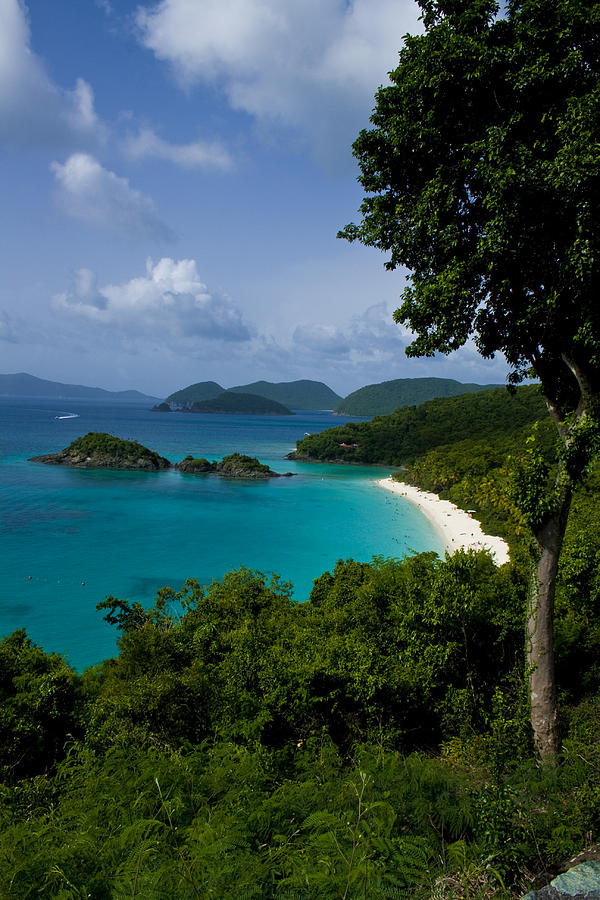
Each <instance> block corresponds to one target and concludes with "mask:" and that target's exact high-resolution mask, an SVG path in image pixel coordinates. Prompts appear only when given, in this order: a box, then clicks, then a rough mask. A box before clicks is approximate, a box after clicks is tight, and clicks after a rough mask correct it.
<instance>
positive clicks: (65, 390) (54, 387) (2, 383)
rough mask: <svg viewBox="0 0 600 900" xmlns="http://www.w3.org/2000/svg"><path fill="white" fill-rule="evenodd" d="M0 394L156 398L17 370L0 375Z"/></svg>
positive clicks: (123, 399)
mask: <svg viewBox="0 0 600 900" xmlns="http://www.w3.org/2000/svg"><path fill="white" fill-rule="evenodd" d="M0 396H3V397H49V398H55V399H56V400H110V401H111V402H115V401H116V402H121V403H140V402H142V403H148V402H149V401H153V400H157V399H158V398H157V397H151V396H150V395H149V394H142V393H141V392H140V391H105V390H104V388H98V387H86V386H85V385H83V384H63V383H62V382H60V381H45V380H44V379H43V378H36V377H35V375H28V374H27V373H26V372H18V373H17V374H16V375H0Z"/></svg>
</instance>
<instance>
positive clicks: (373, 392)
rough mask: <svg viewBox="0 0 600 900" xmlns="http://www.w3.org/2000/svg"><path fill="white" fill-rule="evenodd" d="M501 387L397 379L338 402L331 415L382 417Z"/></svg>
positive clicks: (439, 379)
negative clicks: (434, 401) (397, 410)
mask: <svg viewBox="0 0 600 900" xmlns="http://www.w3.org/2000/svg"><path fill="white" fill-rule="evenodd" d="M497 387H501V385H498V384H462V383H461V382H460V381H454V379H452V378H397V379H395V380H394V381H382V382H381V383H380V384H368V385H366V387H363V388H359V390H357V391H353V393H352V394H348V396H347V397H346V398H345V399H344V400H342V401H341V402H340V403H338V404H337V406H336V407H335V409H334V412H335V413H337V414H338V415H343V416H383V415H387V414H388V413H391V412H394V410H395V409H398V408H399V407H401V406H419V405H420V404H421V403H426V402H427V401H428V400H437V399H439V398H442V397H456V396H458V395H459V394H472V393H475V392H476V391H488V390H490V389H492V388H497Z"/></svg>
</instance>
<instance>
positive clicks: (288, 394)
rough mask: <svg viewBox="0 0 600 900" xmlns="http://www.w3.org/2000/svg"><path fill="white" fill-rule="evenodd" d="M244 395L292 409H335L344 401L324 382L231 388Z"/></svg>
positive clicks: (254, 383) (249, 385) (265, 382)
mask: <svg viewBox="0 0 600 900" xmlns="http://www.w3.org/2000/svg"><path fill="white" fill-rule="evenodd" d="M229 390H230V391H235V392H237V393H242V394H258V395H259V396H260V397H266V398H267V399H268V400H277V402H278V403H282V404H283V405H284V406H288V407H289V408H290V409H333V408H334V406H335V405H336V403H339V401H340V400H341V399H342V398H341V397H339V396H338V395H337V394H336V393H334V391H332V390H331V388H330V387H328V386H327V385H326V384H323V382H322V381H308V380H306V379H305V380H302V381H281V382H278V383H276V384H274V383H273V382H270V381H254V382H253V383H252V384H241V385H238V386H237V387H232V388H229Z"/></svg>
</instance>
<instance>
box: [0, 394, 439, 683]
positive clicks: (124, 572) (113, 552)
mask: <svg viewBox="0 0 600 900" xmlns="http://www.w3.org/2000/svg"><path fill="white" fill-rule="evenodd" d="M66 415H74V416H76V417H73V418H60V417H61V416H66ZM343 421H347V420H346V419H341V418H340V417H335V416H332V415H331V414H330V413H324V412H299V413H298V414H297V415H295V416H281V417H279V416H275V417H274V416H264V417H263V416H221V415H198V414H194V415H190V414H183V413H166V414H162V413H154V412H152V411H151V410H150V409H148V408H146V407H139V406H133V405H130V404H120V405H109V404H104V403H89V402H87V403H79V402H74V401H59V402H57V401H51V400H38V399H35V400H23V399H19V400H13V399H12V398H0V541H1V543H0V547H1V551H2V552H1V556H0V636H4V635H6V634H9V633H10V632H12V631H13V630H14V629H15V628H26V629H27V632H28V634H29V636H30V637H31V638H32V639H33V640H35V641H36V642H37V643H39V644H41V645H42V646H43V647H44V648H45V649H46V650H48V651H57V652H60V653H63V654H64V655H65V656H66V657H67V658H68V659H69V661H70V662H71V663H72V664H73V665H74V666H75V667H76V668H78V669H82V668H84V667H86V666H88V665H92V664H94V663H97V662H100V661H101V660H102V659H105V658H106V657H108V656H111V655H113V654H114V652H115V648H116V643H115V631H114V629H112V628H110V627H109V626H108V625H106V624H105V623H104V622H103V621H102V618H101V614H100V613H98V612H97V610H96V604H97V603H98V602H99V601H100V600H104V599H105V598H106V597H107V596H108V595H109V594H113V595H114V596H116V597H120V598H121V599H125V598H128V599H129V600H132V601H133V600H138V601H140V602H141V603H143V604H144V605H151V604H152V602H153V599H154V595H155V593H156V591H157V590H158V589H159V588H160V587H161V586H163V585H165V584H169V585H171V586H172V587H175V588H179V587H180V586H181V585H182V583H183V582H184V581H185V579H186V578H189V577H194V578H197V579H198V580H199V581H200V583H201V584H208V583H210V582H211V581H212V580H213V579H215V578H217V579H218V578H220V577H222V575H223V574H224V573H225V572H226V571H228V570H229V569H233V568H237V567H239V566H241V565H243V566H248V567H250V568H254V569H258V570H260V571H262V572H265V573H270V572H276V573H277V574H279V575H280V576H281V577H282V578H283V579H284V580H286V581H291V582H292V583H293V585H294V597H295V599H297V600H299V601H301V600H305V599H306V598H307V597H308V595H309V593H310V590H311V587H312V583H313V580H314V579H315V578H317V577H318V576H319V575H320V574H321V573H322V572H324V571H326V570H327V569H330V568H331V567H332V566H334V565H335V563H336V560H338V559H340V558H342V559H348V558H351V557H352V558H354V559H357V560H361V561H368V560H370V559H371V557H372V556H374V555H383V556H392V557H402V556H404V555H405V554H406V553H408V552H411V551H422V550H429V549H435V550H438V551H439V550H441V543H440V540H439V537H438V536H437V534H436V532H435V531H434V529H433V528H432V526H431V525H430V524H429V523H428V521H427V520H426V519H425V518H424V517H423V516H422V515H421V513H420V512H419V511H418V510H417V509H416V508H415V507H414V506H412V505H411V504H409V503H407V502H406V501H403V500H402V499H401V498H398V497H395V496H393V495H391V494H390V493H389V492H387V491H384V490H382V489H381V488H378V487H376V486H375V485H374V481H375V480H376V479H377V478H381V477H384V476H385V475H387V474H389V471H390V470H389V469H376V468H372V467H362V466H361V467H358V466H325V465H316V464H306V463H304V464H303V463H292V462H289V461H287V460H285V459H283V457H284V455H285V454H286V453H287V452H288V451H289V450H292V449H293V448H294V447H295V442H296V440H297V439H299V438H301V437H303V435H304V434H305V433H306V432H311V433H313V432H317V431H321V430H323V429H324V428H330V427H331V426H332V425H339V424H340V423H341V422H343ZM88 431H107V432H109V433H110V434H114V435H117V436H118V437H122V438H129V439H132V440H137V441H140V442H141V443H142V444H145V445H146V446H148V447H150V448H151V449H153V450H156V451H158V452H159V453H161V454H162V455H164V456H167V457H168V458H169V459H170V460H172V461H173V462H176V461H178V460H180V459H182V458H183V457H184V456H186V454H188V453H192V454H193V455H194V456H206V457H208V458H209V459H214V458H221V457H222V456H224V455H225V454H227V453H232V452H234V451H238V452H240V453H248V454H250V455H252V456H258V457H259V458H260V460H261V461H262V462H267V463H269V464H270V465H271V467H272V468H273V469H275V470H276V471H279V472H286V471H293V472H295V473H296V475H295V477H294V478H279V479H270V480H268V481H266V482H244V481H235V480H225V479H221V478H218V477H216V476H198V475H196V476H194V475H182V474H180V473H179V472H174V471H168V472H161V473H131V472H110V471H83V470H75V469H67V468H63V467H59V466H45V465H42V464H37V463H32V462H29V461H28V458H29V457H30V456H34V455H38V454H42V453H49V452H55V451H57V450H60V449H62V448H63V447H66V446H67V445H68V444H69V443H70V442H71V441H72V440H74V439H75V438H76V437H79V436H80V435H82V434H86V433H87V432H88Z"/></svg>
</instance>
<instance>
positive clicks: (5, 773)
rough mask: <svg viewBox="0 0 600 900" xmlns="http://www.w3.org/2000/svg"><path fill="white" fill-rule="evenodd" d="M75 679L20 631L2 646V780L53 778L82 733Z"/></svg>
mask: <svg viewBox="0 0 600 900" xmlns="http://www.w3.org/2000/svg"><path fill="white" fill-rule="evenodd" d="M79 713H80V701H79V679H78V677H77V675H76V674H75V672H74V671H73V670H72V669H71V668H70V667H69V666H68V665H67V663H66V662H65V660H64V659H63V658H62V657H61V656H59V655H58V654H46V653H44V652H43V651H42V650H41V649H40V648H39V647H36V646H35V644H32V642H31V641H30V640H29V638H28V637H27V635H26V634H25V632H24V631H23V630H19V631H15V632H14V633H13V634H12V635H10V637H6V638H4V640H3V641H2V642H1V643H0V778H2V779H3V780H6V781H9V782H12V781H14V780H15V779H17V778H23V777H26V776H27V777H30V776H34V775H37V774H42V773H45V772H51V771H52V770H53V768H54V766H55V765H56V763H57V761H58V760H59V759H61V757H62V753H63V745H64V744H65V742H66V740H67V738H68V737H72V736H73V735H77V734H78V733H79V732H80V722H79Z"/></svg>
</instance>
